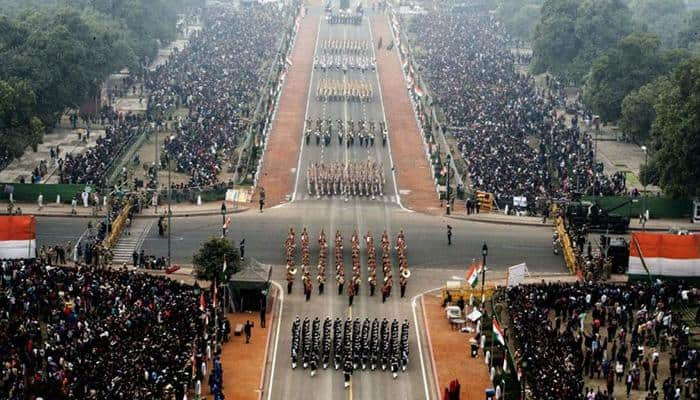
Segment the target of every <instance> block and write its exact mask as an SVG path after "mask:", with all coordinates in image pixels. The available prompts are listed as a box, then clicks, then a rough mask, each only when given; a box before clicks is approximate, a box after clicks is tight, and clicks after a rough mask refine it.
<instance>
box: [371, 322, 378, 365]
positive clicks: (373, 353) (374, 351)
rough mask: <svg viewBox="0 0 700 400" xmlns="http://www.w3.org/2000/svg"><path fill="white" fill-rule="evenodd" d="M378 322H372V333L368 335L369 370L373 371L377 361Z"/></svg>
mask: <svg viewBox="0 0 700 400" xmlns="http://www.w3.org/2000/svg"><path fill="white" fill-rule="evenodd" d="M379 351H380V348H379V320H378V319H376V318H375V319H374V320H373V321H372V332H371V334H370V352H371V356H370V369H371V370H372V371H374V370H375V369H376V368H377V361H378V360H379Z"/></svg>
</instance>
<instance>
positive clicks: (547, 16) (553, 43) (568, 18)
mask: <svg viewBox="0 0 700 400" xmlns="http://www.w3.org/2000/svg"><path fill="white" fill-rule="evenodd" d="M576 10H577V4H576V0H546V1H545V3H544V4H543V5H542V12H541V17H540V21H539V23H538V24H537V26H536V27H535V32H534V35H533V43H532V47H533V60H532V69H533V72H535V73H542V72H547V71H549V72H551V73H553V74H555V75H558V76H563V75H564V73H565V71H566V67H567V66H568V64H569V63H570V62H571V60H572V59H573V58H574V57H576V54H577V53H578V48H579V43H578V38H577V37H576V32H575V30H574V24H575V23H576Z"/></svg>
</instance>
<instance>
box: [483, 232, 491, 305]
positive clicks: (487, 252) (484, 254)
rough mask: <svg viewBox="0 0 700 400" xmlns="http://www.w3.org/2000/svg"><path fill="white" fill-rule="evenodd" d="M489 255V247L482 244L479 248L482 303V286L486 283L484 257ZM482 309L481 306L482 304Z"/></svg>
mask: <svg viewBox="0 0 700 400" xmlns="http://www.w3.org/2000/svg"><path fill="white" fill-rule="evenodd" d="M487 255H489V247H488V246H487V245H486V242H484V245H483V246H481V257H482V260H483V263H482V264H481V302H482V303H483V302H484V284H485V283H486V256H487ZM482 307H483V304H482Z"/></svg>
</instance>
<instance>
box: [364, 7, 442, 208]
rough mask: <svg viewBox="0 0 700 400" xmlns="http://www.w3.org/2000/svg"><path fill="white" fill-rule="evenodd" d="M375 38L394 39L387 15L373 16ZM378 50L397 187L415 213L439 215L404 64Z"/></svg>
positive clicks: (385, 41) (387, 41) (397, 58)
mask: <svg viewBox="0 0 700 400" xmlns="http://www.w3.org/2000/svg"><path fill="white" fill-rule="evenodd" d="M371 23H372V37H373V38H374V41H375V42H378V41H379V38H381V39H382V42H383V43H385V44H386V43H389V42H390V40H391V28H390V27H389V20H388V19H387V17H386V16H385V15H380V16H376V17H372V20H371ZM396 51H397V50H396V46H394V49H393V50H392V51H387V50H386V45H385V46H384V47H383V48H382V49H381V50H378V51H377V69H378V72H379V84H380V86H381V89H382V96H383V100H384V112H385V115H386V120H387V128H388V129H389V140H391V154H392V157H393V159H394V165H395V168H396V180H397V182H396V184H397V186H398V188H399V190H400V191H401V192H400V193H403V194H401V203H402V204H403V205H404V207H407V208H410V209H411V210H414V211H419V212H426V213H433V214H434V213H436V212H437V211H439V210H440V209H439V208H438V207H439V205H440V202H439V200H438V198H437V193H436V191H435V185H434V183H433V181H432V180H431V179H430V175H431V172H430V171H431V169H430V165H429V164H428V160H426V158H425V150H424V147H423V140H422V139H421V137H420V135H421V134H420V131H419V130H418V124H417V123H416V118H415V114H414V113H413V108H412V105H411V100H410V99H409V97H408V91H407V90H406V81H405V80H404V79H403V74H402V72H401V64H400V62H399V57H398V55H397V53H396Z"/></svg>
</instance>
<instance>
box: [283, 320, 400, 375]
mask: <svg viewBox="0 0 700 400" xmlns="http://www.w3.org/2000/svg"><path fill="white" fill-rule="evenodd" d="M408 333H409V323H408V321H407V320H404V321H403V323H401V326H400V327H399V321H398V320H396V319H394V320H393V321H391V323H390V322H389V320H387V319H386V318H384V319H382V320H381V321H380V320H379V319H377V318H375V319H373V320H371V321H370V319H369V318H365V320H364V321H360V319H359V318H356V319H355V320H352V319H350V318H348V319H346V320H345V321H342V320H341V319H340V318H336V319H335V320H331V318H330V317H326V319H325V320H324V321H323V324H322V323H321V320H320V319H319V318H318V317H316V318H314V319H313V321H312V320H309V318H308V317H306V318H304V320H303V321H302V320H301V319H300V318H299V316H297V317H296V318H295V319H294V321H293V322H292V344H291V349H290V350H291V351H290V353H291V364H292V369H295V368H296V367H297V365H298V363H299V361H301V363H302V367H303V368H304V369H307V368H308V369H309V370H310V374H311V376H314V375H316V371H317V370H318V368H319V366H321V367H322V368H323V369H327V368H328V367H329V365H330V363H331V353H332V359H333V367H334V368H335V370H339V369H340V368H341V367H342V368H343V374H344V376H345V387H346V388H347V387H348V386H349V382H350V376H351V375H352V373H353V371H355V370H358V369H362V370H363V371H364V370H366V369H367V368H369V370H370V371H375V370H376V369H377V368H381V369H382V371H386V370H387V369H389V370H390V371H391V374H392V377H393V378H394V379H396V378H397V377H398V375H399V371H406V368H407V367H408V362H409V356H408V355H409V349H408ZM399 335H400V336H399Z"/></svg>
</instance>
